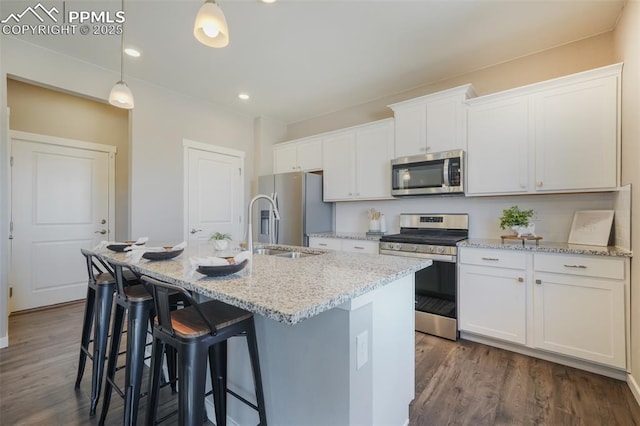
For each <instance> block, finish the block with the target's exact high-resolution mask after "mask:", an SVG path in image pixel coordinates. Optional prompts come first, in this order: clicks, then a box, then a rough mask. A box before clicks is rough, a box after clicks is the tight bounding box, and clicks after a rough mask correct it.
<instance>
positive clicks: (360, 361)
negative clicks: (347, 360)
mask: <svg viewBox="0 0 640 426" xmlns="http://www.w3.org/2000/svg"><path fill="white" fill-rule="evenodd" d="M368 361H369V332H368V331H363V332H362V333H360V334H358V335H357V336H356V369H357V370H360V369H361V368H362V367H363V366H364V365H365V364H366V363H367V362H368Z"/></svg>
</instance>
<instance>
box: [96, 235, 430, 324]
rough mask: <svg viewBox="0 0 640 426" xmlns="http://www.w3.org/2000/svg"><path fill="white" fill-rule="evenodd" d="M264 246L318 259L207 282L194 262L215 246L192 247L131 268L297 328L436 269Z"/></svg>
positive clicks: (263, 259)
mask: <svg viewBox="0 0 640 426" xmlns="http://www.w3.org/2000/svg"><path fill="white" fill-rule="evenodd" d="M265 247H267V248H280V249H284V250H287V251H301V252H303V253H312V254H315V255H312V256H306V257H301V258H298V259H288V258H283V257H278V256H268V255H254V256H253V261H252V262H250V263H249V265H247V267H245V268H244V269H243V270H242V271H240V272H238V273H236V274H232V275H228V276H226V277H207V276H205V275H202V274H200V273H198V272H195V271H193V270H192V269H191V265H190V262H189V258H190V257H191V256H199V257H202V256H212V255H213V248H212V246H211V245H205V244H203V245H197V246H190V247H187V248H186V249H185V251H184V253H182V254H181V255H180V256H179V257H177V258H175V259H171V260H164V261H155V262H151V261H147V260H145V259H143V260H142V261H141V262H139V263H138V264H132V265H131V269H133V270H134V271H136V272H138V273H141V274H145V275H149V276H151V277H153V278H156V279H159V280H162V281H167V282H170V283H174V284H177V285H180V286H182V287H185V288H187V289H189V290H192V291H194V292H196V293H199V294H201V295H204V296H207V297H210V298H213V299H217V300H221V301H223V302H226V303H229V304H231V305H234V306H237V307H240V308H243V309H246V310H248V311H250V312H253V313H255V314H259V315H262V316H265V317H267V318H271V319H273V320H275V321H279V322H281V323H285V324H290V325H293V324H296V323H298V322H300V321H302V320H304V319H306V318H310V317H313V316H315V315H318V314H320V313H321V312H324V311H327V310H329V309H332V308H334V307H336V306H339V305H341V304H343V303H345V302H347V301H349V300H351V299H354V298H355V297H357V296H360V295H362V294H365V293H368V292H370V291H372V290H375V289H377V288H379V287H381V286H383V285H385V284H387V283H390V282H392V281H395V280H397V279H398V278H400V277H403V276H405V275H408V274H410V273H413V272H415V271H418V270H420V269H423V268H425V267H427V266H430V265H431V261H430V260H426V259H415V258H409V257H396V256H383V255H378V254H364V253H348V252H342V251H328V250H319V249H310V248H302V247H292V246H283V245H268V246H265ZM98 254H99V255H100V256H101V257H103V258H106V259H109V258H112V259H115V260H119V261H126V257H125V254H124V253H114V252H111V251H110V250H107V249H105V250H104V251H100V252H98Z"/></svg>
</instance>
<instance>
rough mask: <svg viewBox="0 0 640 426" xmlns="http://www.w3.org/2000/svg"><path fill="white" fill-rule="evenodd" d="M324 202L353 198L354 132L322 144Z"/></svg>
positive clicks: (337, 136) (340, 135)
mask: <svg viewBox="0 0 640 426" xmlns="http://www.w3.org/2000/svg"><path fill="white" fill-rule="evenodd" d="M322 145H323V146H322V148H323V153H324V160H323V163H324V165H323V169H324V171H323V173H322V175H323V183H324V188H323V194H324V201H340V200H351V199H353V198H354V197H355V195H354V194H355V192H356V191H355V171H354V164H355V161H356V156H355V132H344V133H338V134H336V135H333V136H331V137H329V138H326V139H324V140H323V142H322Z"/></svg>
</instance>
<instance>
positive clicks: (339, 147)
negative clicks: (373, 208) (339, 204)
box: [323, 119, 393, 201]
mask: <svg viewBox="0 0 640 426" xmlns="http://www.w3.org/2000/svg"><path fill="white" fill-rule="evenodd" d="M323 153H324V160H323V170H324V171H323V177H324V188H323V192H324V201H348V200H374V199H385V198H391V158H392V157H393V120H391V119H387V120H381V121H376V122H373V123H370V124H366V125H362V126H357V127H352V128H349V129H346V130H342V131H339V132H334V133H333V134H331V135H328V136H326V137H325V138H323Z"/></svg>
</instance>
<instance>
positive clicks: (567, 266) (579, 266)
mask: <svg viewBox="0 0 640 426" xmlns="http://www.w3.org/2000/svg"><path fill="white" fill-rule="evenodd" d="M564 267H565V268H578V269H587V267H586V266H584V265H564Z"/></svg>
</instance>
